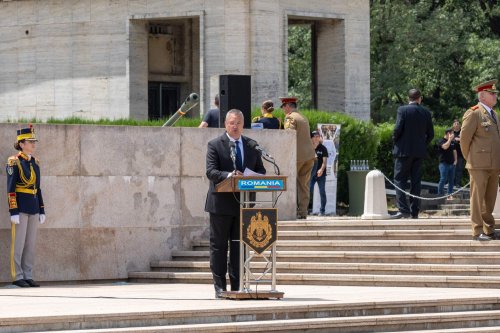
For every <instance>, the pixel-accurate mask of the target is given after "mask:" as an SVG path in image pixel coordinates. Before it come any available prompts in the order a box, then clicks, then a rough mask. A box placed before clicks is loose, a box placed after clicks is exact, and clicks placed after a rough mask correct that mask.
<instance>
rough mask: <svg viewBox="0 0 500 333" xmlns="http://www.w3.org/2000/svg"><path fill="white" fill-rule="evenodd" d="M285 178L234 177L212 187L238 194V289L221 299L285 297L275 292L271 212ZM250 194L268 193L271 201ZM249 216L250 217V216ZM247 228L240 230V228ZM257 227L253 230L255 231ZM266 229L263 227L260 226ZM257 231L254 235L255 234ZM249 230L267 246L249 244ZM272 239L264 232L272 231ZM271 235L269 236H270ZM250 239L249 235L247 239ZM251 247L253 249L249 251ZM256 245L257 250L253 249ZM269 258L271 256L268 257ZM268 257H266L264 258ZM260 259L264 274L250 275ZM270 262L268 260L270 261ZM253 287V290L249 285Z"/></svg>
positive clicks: (274, 225)
mask: <svg viewBox="0 0 500 333" xmlns="http://www.w3.org/2000/svg"><path fill="white" fill-rule="evenodd" d="M286 179H287V177H286V176H265V175H259V176H246V177H245V176H233V177H229V178H227V179H225V180H224V181H222V182H220V183H219V184H217V185H216V186H215V191H216V192H233V193H234V192H239V193H240V204H241V208H240V289H239V290H238V291H225V292H223V293H222V297H224V298H228V299H269V298H276V299H281V298H283V295H284V293H283V292H280V291H277V290H276V240H277V227H278V209H277V208H274V207H275V206H276V203H277V201H278V197H279V196H278V192H283V191H286ZM252 192H271V200H264V201H257V200H256V199H252V196H251V195H250V194H251V193H252ZM254 205H267V206H268V207H269V206H270V207H271V208H264V207H262V208H261V209H260V210H259V208H254V209H252V208H250V207H252V206H254ZM262 211H264V212H265V211H267V212H270V213H271V214H270V216H266V214H265V213H264V215H262ZM253 212H256V215H255V216H254V217H252V218H251V220H252V222H251V223H250V225H249V224H248V220H244V218H245V217H248V216H252V213H253ZM249 214H250V215H249ZM244 225H245V226H246V228H243V226H244ZM254 225H256V227H254ZM263 225H264V226H265V228H264V227H262V226H263ZM256 229H257V231H255V230H256ZM248 230H254V231H255V232H256V233H257V234H258V235H259V236H262V234H264V236H268V237H262V238H265V240H269V243H267V244H265V245H263V247H262V248H258V245H260V244H261V243H263V242H257V241H253V242H252V241H251V242H249V239H248V237H247V235H248V232H247V231H248ZM271 230H272V233H273V235H274V237H271V235H266V231H271ZM269 233H271V232H269ZM252 237H253V236H252V235H250V238H252ZM251 245H253V246H254V247H252V246H251ZM255 245H257V247H255ZM269 254H270V255H269ZM266 255H268V256H266ZM255 258H261V259H263V260H264V263H265V268H264V271H263V272H256V271H255V269H254V271H252V267H251V263H252V259H255ZM269 258H271V259H269ZM252 284H254V285H255V290H252V289H251V285H252ZM261 284H262V285H266V284H267V285H270V289H269V290H266V289H262V290H261V289H260V288H259V286H260V285H261Z"/></svg>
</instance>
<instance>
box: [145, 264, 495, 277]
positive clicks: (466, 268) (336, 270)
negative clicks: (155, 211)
mask: <svg viewBox="0 0 500 333" xmlns="http://www.w3.org/2000/svg"><path fill="white" fill-rule="evenodd" d="M251 267H252V269H255V270H256V271H259V270H260V271H262V270H263V269H264V268H265V267H266V263H265V262H254V263H252V264H251ZM151 268H152V270H153V271H154V272H188V273H197V272H205V273H209V272H210V264H209V263H208V261H198V262H192V261H159V262H153V263H151ZM276 269H277V272H278V274H280V273H300V272H303V271H304V270H306V271H307V272H308V273H312V274H396V275H403V274H422V275H443V274H445V275H469V276H500V265H450V264H395V263H390V264H380V263H331V262H322V263H319V262H278V263H277V265H276Z"/></svg>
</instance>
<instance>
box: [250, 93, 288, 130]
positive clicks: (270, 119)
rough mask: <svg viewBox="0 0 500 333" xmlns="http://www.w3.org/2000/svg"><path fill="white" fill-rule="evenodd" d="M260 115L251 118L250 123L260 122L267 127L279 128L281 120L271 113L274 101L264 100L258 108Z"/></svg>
mask: <svg viewBox="0 0 500 333" xmlns="http://www.w3.org/2000/svg"><path fill="white" fill-rule="evenodd" d="M260 111H261V112H262V116H260V117H255V118H253V119H252V123H261V124H262V126H263V127H264V128H267V129H281V128H282V125H281V120H280V119H279V118H277V117H275V116H274V115H273V111H274V103H273V101H271V100H267V101H264V102H263V103H262V107H261V108H260Z"/></svg>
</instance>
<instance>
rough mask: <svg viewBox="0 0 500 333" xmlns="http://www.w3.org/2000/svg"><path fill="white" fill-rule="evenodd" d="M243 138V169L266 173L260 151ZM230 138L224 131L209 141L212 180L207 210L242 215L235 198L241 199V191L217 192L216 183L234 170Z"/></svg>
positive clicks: (209, 165)
mask: <svg viewBox="0 0 500 333" xmlns="http://www.w3.org/2000/svg"><path fill="white" fill-rule="evenodd" d="M241 137H242V139H243V142H242V143H243V154H244V157H243V169H245V168H249V169H251V170H253V171H255V172H257V173H261V174H265V173H266V169H265V168H264V165H263V163H262V158H261V156H260V153H259V152H258V151H257V150H256V149H255V148H251V147H250V146H249V145H248V143H249V140H252V139H250V138H248V137H245V136H243V135H242V136H241ZM229 141H230V140H229V138H228V137H227V134H226V133H224V134H222V135H221V136H219V137H217V138H215V139H213V140H211V141H209V142H208V148H207V161H206V164H207V177H208V179H209V180H210V187H209V188H208V193H207V200H206V203H205V211H206V212H209V213H212V214H219V215H233V216H239V215H240V205H239V203H238V201H236V199H235V195H236V198H238V199H239V193H235V195H233V193H216V192H215V185H216V184H218V183H220V182H221V181H223V180H224V179H226V178H227V176H228V174H229V173H231V172H232V171H233V170H234V167H233V160H232V159H231V150H230V148H229Z"/></svg>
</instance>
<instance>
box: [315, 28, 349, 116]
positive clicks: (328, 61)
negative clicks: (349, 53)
mask: <svg viewBox="0 0 500 333" xmlns="http://www.w3.org/2000/svg"><path fill="white" fill-rule="evenodd" d="M316 27H317V28H316V35H317V59H316V61H317V78H318V90H317V96H318V101H317V103H318V106H317V107H318V109H320V110H331V111H344V110H345V108H346V105H345V94H346V92H345V76H346V67H345V64H346V59H345V58H346V57H345V22H344V20H338V19H332V20H326V21H318V22H317V24H316Z"/></svg>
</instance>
